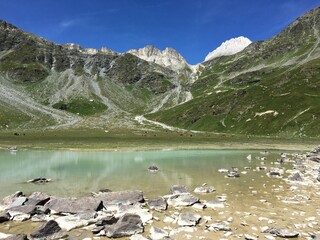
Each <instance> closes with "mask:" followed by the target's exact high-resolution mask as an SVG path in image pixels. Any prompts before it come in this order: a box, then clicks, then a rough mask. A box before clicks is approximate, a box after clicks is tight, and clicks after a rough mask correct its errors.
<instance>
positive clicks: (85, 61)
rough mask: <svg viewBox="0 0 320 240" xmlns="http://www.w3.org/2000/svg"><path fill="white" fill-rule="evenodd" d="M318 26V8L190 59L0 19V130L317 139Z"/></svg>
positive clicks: (167, 51)
mask: <svg viewBox="0 0 320 240" xmlns="http://www.w3.org/2000/svg"><path fill="white" fill-rule="evenodd" d="M319 26H320V8H319V7H318V8H315V9H313V10H311V11H310V12H308V13H306V14H305V15H303V16H301V17H300V18H298V19H297V20H295V21H294V22H293V23H291V24H290V25H289V26H288V27H287V28H285V29H284V30H283V31H282V32H280V33H279V34H277V35H276V36H274V37H273V38H270V39H267V40H265V41H258V42H253V43H251V44H249V45H247V46H246V47H245V48H244V49H242V50H240V52H237V53H235V51H238V50H239V49H240V48H239V46H242V47H243V46H244V45H245V44H244V45H242V44H240V42H242V40H241V39H242V38H240V40H235V39H234V40H231V41H227V42H225V43H224V44H222V46H224V47H222V46H221V48H218V49H217V50H215V51H213V53H211V54H210V55H211V56H210V57H209V60H208V59H207V61H205V62H203V63H201V64H198V65H195V66H192V65H189V64H188V63H187V61H186V60H185V59H184V58H183V57H182V56H181V55H180V54H179V53H178V52H177V51H175V50H173V49H170V48H167V49H165V50H160V49H157V48H155V47H152V46H147V47H144V48H142V49H139V50H130V51H129V52H126V53H117V52H114V51H112V50H110V49H107V48H103V49H100V50H96V49H85V48H82V47H81V46H79V45H77V44H55V43H53V42H50V41H48V40H46V39H43V38H41V37H38V36H35V35H34V34H31V33H28V32H25V31H23V30H21V29H18V28H16V27H15V26H13V25H11V24H9V23H7V22H5V21H0V93H1V98H0V129H27V128H33V129H43V128H89V129H92V128H100V129H101V128H103V129H105V128H121V129H123V128H133V129H141V128H143V129H150V127H152V128H153V129H154V128H155V126H156V127H158V128H159V127H161V128H162V127H165V128H167V129H173V128H170V127H168V126H165V124H167V125H170V126H172V127H175V128H174V129H178V128H183V129H188V130H197V131H212V132H219V133H236V134H245V135H263V136H266V135H273V136H285V137H288V136H289V137H291V136H308V137H310V136H311V137H319V136H320V115H319V113H320V105H319V100H320V94H319V87H320V74H319V73H320V49H319V43H320V29H319ZM244 42H245V41H244ZM247 43H249V42H248V41H247ZM242 47H241V48H242ZM219 49H220V50H219ZM221 49H223V50H221ZM231 50H232V51H231ZM141 122H143V125H141V124H140V123H141Z"/></svg>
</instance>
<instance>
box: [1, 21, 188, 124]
mask: <svg viewBox="0 0 320 240" xmlns="http://www.w3.org/2000/svg"><path fill="white" fill-rule="evenodd" d="M181 88H182V87H181V86H180V83H179V74H178V73H176V72H174V71H172V70H171V69H169V68H166V67H163V66H160V65H159V64H156V63H152V62H147V61H144V60H142V59H141V58H138V57H136V56H134V55H133V54H130V53H123V54H119V53H116V52H113V51H112V50H108V49H105V48H104V49H101V50H94V49H84V48H82V47H81V46H79V45H76V44H62V45H59V44H55V43H53V42H50V41H47V40H45V39H43V38H40V37H38V36H35V35H33V34H31V33H27V32H25V31H23V30H20V29H18V28H16V27H15V26H13V25H11V24H9V23H7V22H5V21H0V89H1V90H0V91H1V92H2V98H1V99H0V108H1V113H0V127H1V128H17V127H21V128H34V127H35V128H37V127H42V126H53V127H55V126H57V125H59V126H76V125H78V126H81V127H84V126H85V127H103V126H106V125H108V124H109V123H112V124H115V123H116V122H119V125H124V124H131V123H127V119H133V118H134V116H135V115H137V114H144V113H147V112H152V111H154V110H155V109H156V110H158V109H161V108H167V107H171V106H173V105H176V104H179V103H181V102H183V101H185V97H184V96H183V93H181ZM180 93H181V94H180ZM164 99H166V101H164ZM88 119H90V120H88ZM115 119H116V120H115ZM108 122H109V123H108Z"/></svg>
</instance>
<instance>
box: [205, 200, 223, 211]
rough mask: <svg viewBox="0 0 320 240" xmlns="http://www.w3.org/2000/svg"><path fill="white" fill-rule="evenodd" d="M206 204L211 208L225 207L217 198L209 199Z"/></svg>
mask: <svg viewBox="0 0 320 240" xmlns="http://www.w3.org/2000/svg"><path fill="white" fill-rule="evenodd" d="M206 206H207V207H208V208H213V209H215V208H224V207H225V206H224V203H223V202H221V201H220V200H219V199H214V200H211V201H209V202H207V203H206Z"/></svg>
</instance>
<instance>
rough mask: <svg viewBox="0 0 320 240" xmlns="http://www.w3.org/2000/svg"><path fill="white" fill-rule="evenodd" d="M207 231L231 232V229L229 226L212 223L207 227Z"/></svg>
mask: <svg viewBox="0 0 320 240" xmlns="http://www.w3.org/2000/svg"><path fill="white" fill-rule="evenodd" d="M208 229H209V230H210V231H216V230H218V231H231V228H230V226H229V225H227V224H224V223H213V224H210V225H208Z"/></svg>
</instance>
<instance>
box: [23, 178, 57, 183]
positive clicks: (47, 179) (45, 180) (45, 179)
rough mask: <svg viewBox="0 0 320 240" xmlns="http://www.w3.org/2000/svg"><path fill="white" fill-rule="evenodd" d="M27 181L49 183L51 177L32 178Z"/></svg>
mask: <svg viewBox="0 0 320 240" xmlns="http://www.w3.org/2000/svg"><path fill="white" fill-rule="evenodd" d="M27 182H28V183H47V182H51V179H49V178H44V177H39V178H34V179H30V180H28V181H27Z"/></svg>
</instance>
